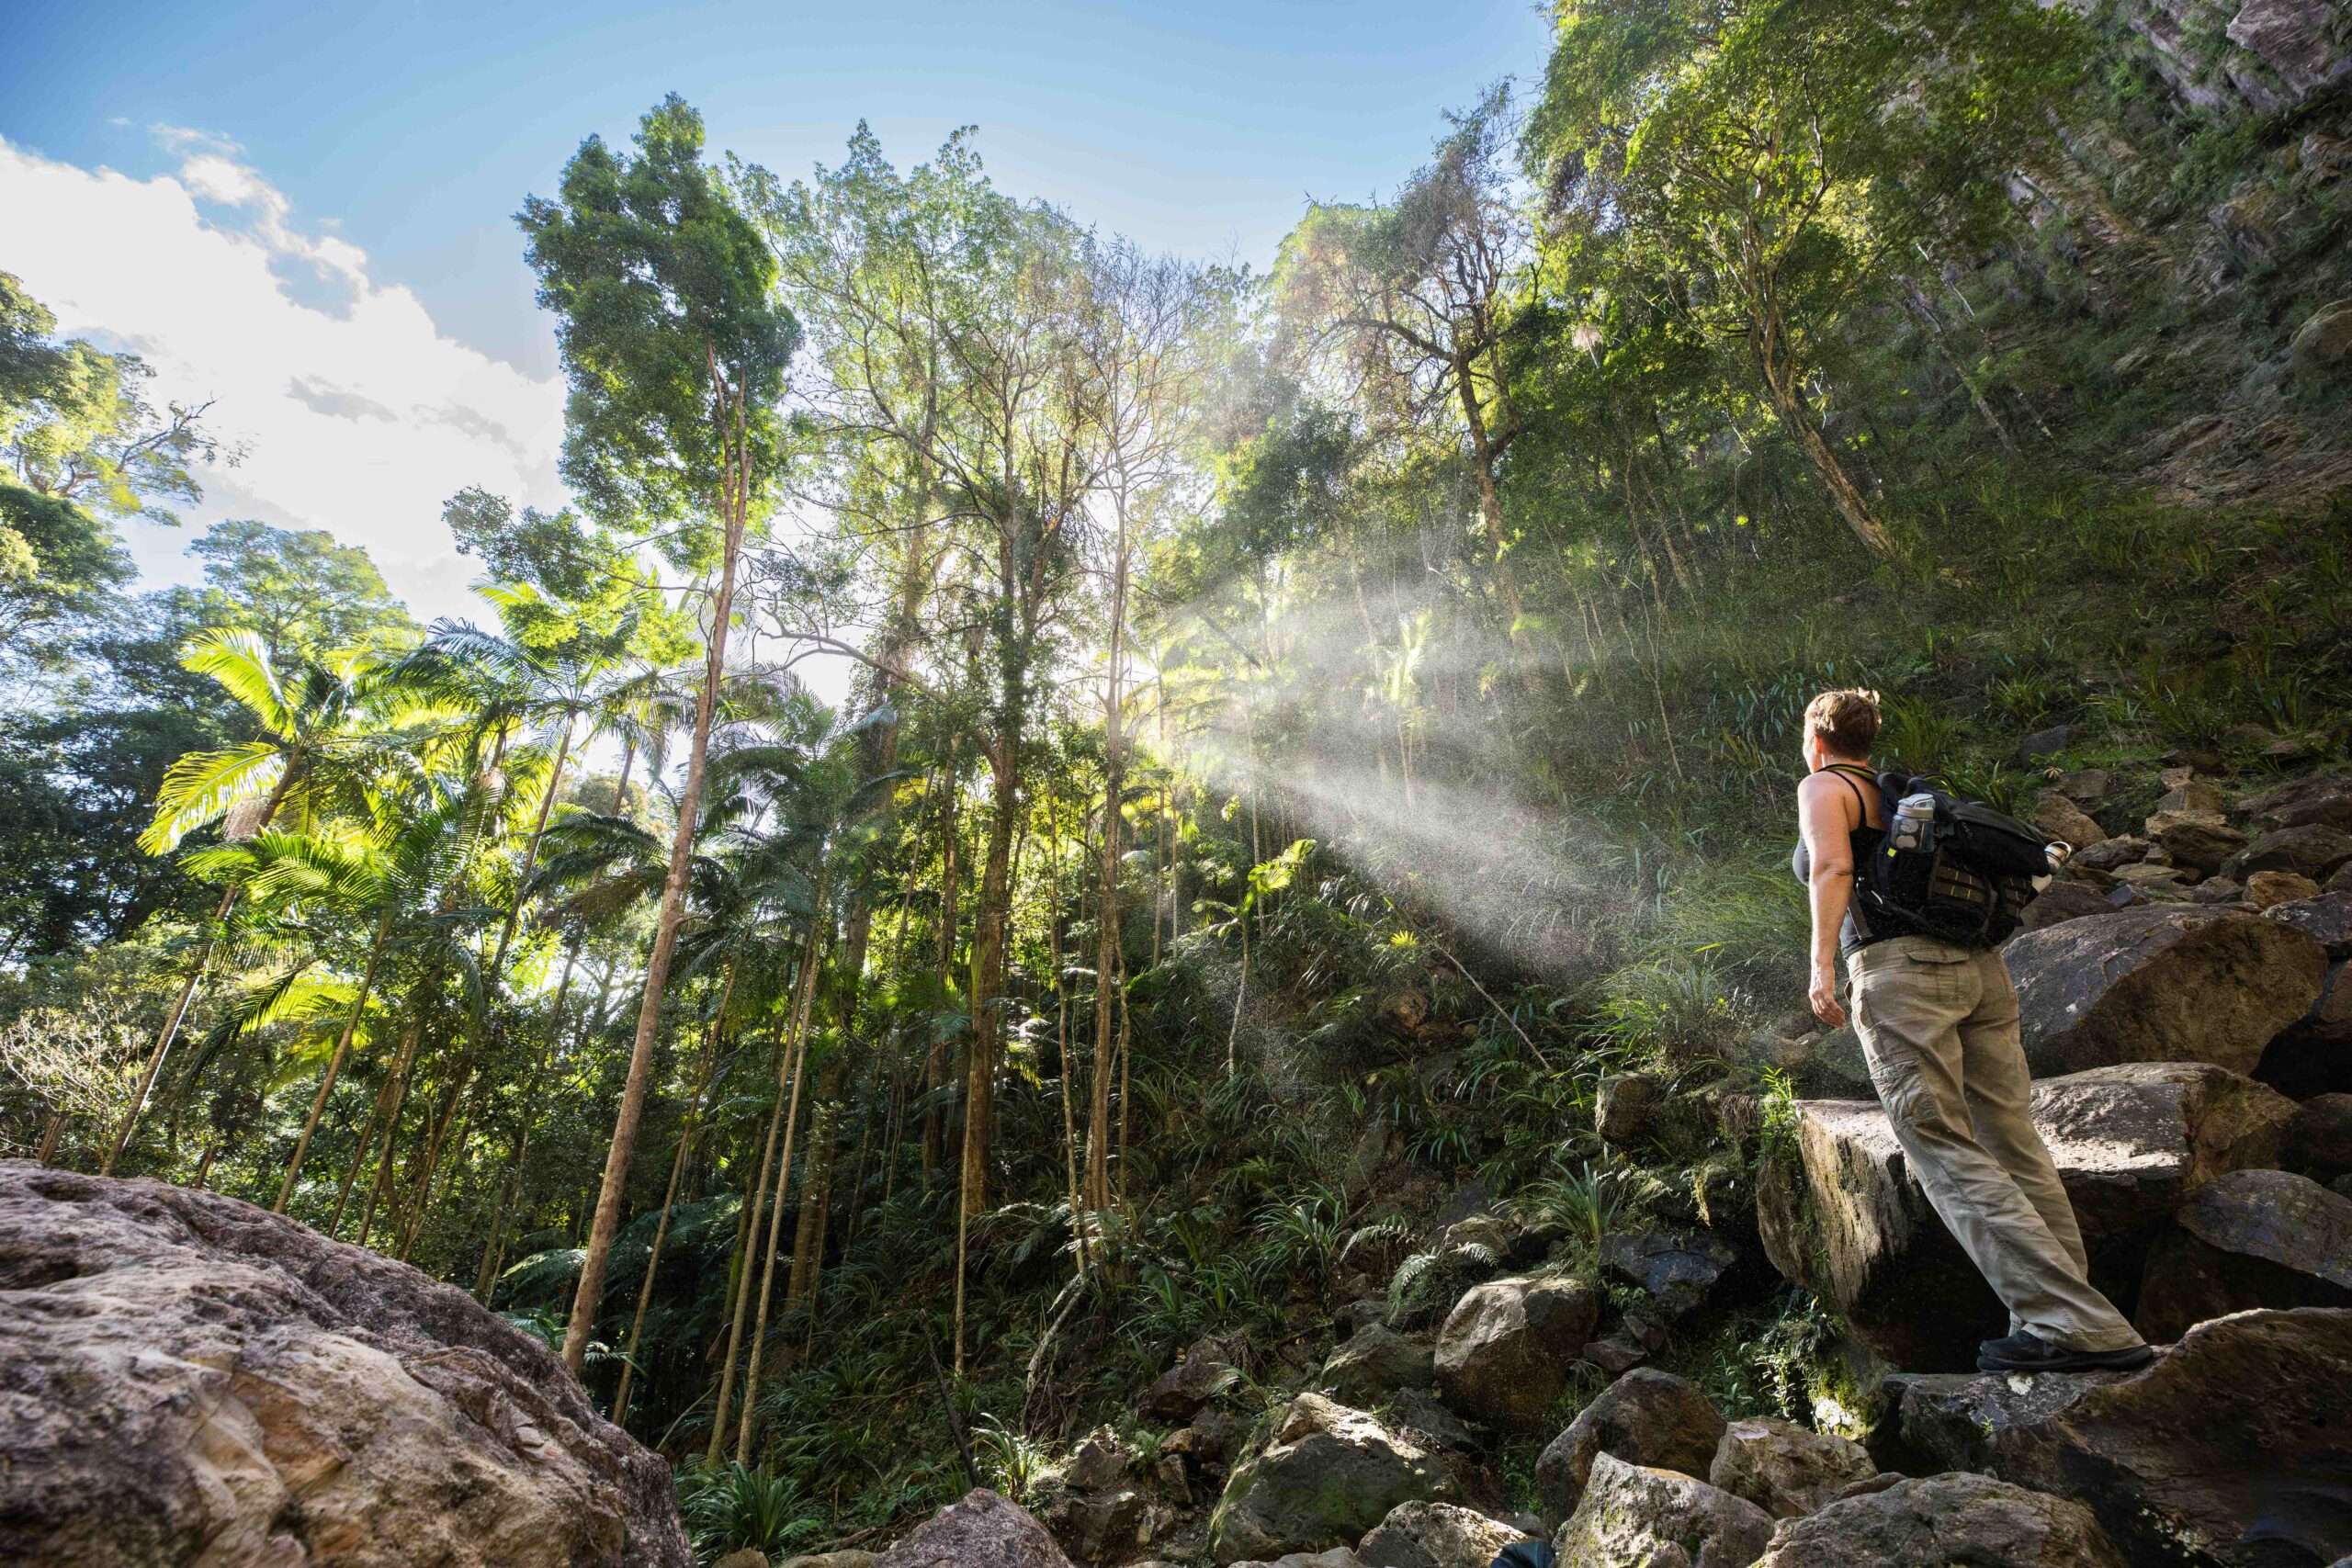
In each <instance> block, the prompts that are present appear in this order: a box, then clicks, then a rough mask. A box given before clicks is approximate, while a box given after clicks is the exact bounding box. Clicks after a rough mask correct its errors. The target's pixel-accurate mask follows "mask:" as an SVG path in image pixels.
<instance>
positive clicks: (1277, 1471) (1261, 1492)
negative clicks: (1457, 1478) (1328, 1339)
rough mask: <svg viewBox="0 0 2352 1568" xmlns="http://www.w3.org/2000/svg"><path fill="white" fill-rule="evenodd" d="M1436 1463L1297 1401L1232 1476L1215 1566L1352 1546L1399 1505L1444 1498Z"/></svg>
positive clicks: (1214, 1529)
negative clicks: (1257, 1450)
mask: <svg viewBox="0 0 2352 1568" xmlns="http://www.w3.org/2000/svg"><path fill="white" fill-rule="evenodd" d="M1452 1490H1453V1482H1452V1480H1451V1478H1450V1477H1449V1476H1448V1475H1447V1474H1446V1472H1445V1467H1444V1465H1443V1464H1442V1463H1441V1462H1440V1461H1439V1460H1438V1457H1437V1456H1436V1455H1435V1454H1433V1453H1431V1452H1430V1450H1427V1449H1424V1448H1422V1447H1421V1446H1420V1445H1419V1443H1417V1442H1415V1441H1414V1440H1413V1439H1412V1438H1410V1437H1408V1436H1407V1435H1406V1434H1404V1433H1400V1432H1396V1431H1392V1430H1390V1429H1389V1428H1388V1427H1384V1426H1382V1425H1381V1424H1380V1423H1379V1422H1378V1421H1376V1420H1374V1418H1373V1417H1372V1416H1367V1415H1365V1414H1364V1413H1363V1411H1361V1410H1351V1409H1349V1408H1348V1407H1347V1406H1346V1405H1343V1404H1333V1403H1332V1402H1331V1401H1330V1400H1328V1399H1326V1398H1324V1397H1323V1396H1322V1395H1320V1394H1316V1393H1302V1394H1300V1395H1299V1396H1298V1397H1297V1398H1296V1399H1294V1400H1292V1401H1291V1402H1290V1404H1288V1405H1286V1406H1284V1407H1283V1410H1282V1412H1281V1413H1280V1414H1279V1415H1278V1416H1276V1417H1275V1419H1274V1426H1273V1431H1272V1436H1271V1438H1269V1440H1268V1442H1267V1444H1266V1446H1265V1448H1264V1449H1263V1450H1261V1451H1260V1452H1258V1453H1257V1454H1255V1455H1254V1456H1252V1457H1251V1458H1250V1459H1248V1460H1245V1461H1242V1463H1240V1464H1239V1465H1238V1466H1236V1467H1235V1469H1234V1472H1233V1474H1232V1476H1231V1478H1230V1479H1228V1480H1227V1483H1226V1486H1225V1495H1224V1496H1223V1497H1222V1498H1220V1499H1219V1500H1218V1502H1217V1506H1216V1514H1215V1515H1214V1517H1212V1518H1211V1520H1210V1524H1209V1543H1210V1546H1211V1547H1212V1549H1213V1550H1214V1551H1216V1554H1217V1559H1218V1561H1220V1562H1238V1561H1239V1560H1241V1559H1243V1558H1265V1559H1272V1558H1276V1557H1280V1556H1282V1555H1283V1554H1284V1553H1285V1552H1293V1551H1324V1550H1327V1549H1328V1548H1330V1547H1334V1546H1352V1545H1353V1544H1354V1543H1355V1542H1356V1541H1357V1540H1361V1539H1363V1534H1364V1532H1365V1531H1367V1530H1369V1529H1372V1528H1373V1526H1374V1525H1376V1524H1378V1523H1380V1521H1381V1520H1383V1519H1385V1518H1386V1517H1388V1515H1389V1513H1390V1512H1391V1511H1392V1510H1393V1509H1395V1508H1396V1507H1397V1505H1398V1504H1400V1503H1416V1502H1430V1501H1436V1500H1439V1499H1442V1498H1445V1497H1447V1496H1448V1495H1450V1494H1451V1493H1452Z"/></svg>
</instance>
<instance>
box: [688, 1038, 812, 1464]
mask: <svg viewBox="0 0 2352 1568" xmlns="http://www.w3.org/2000/svg"><path fill="white" fill-rule="evenodd" d="M791 1077H792V1033H791V1021H790V1020H788V1019H787V1020H786V1029H785V1033H784V1037H783V1038H782V1039H781V1040H779V1041H778V1042H777V1043H776V1059H775V1107H774V1108H773V1109H772V1110H770V1111H769V1112H768V1135H767V1138H766V1139H765V1141H764V1142H763V1143H762V1144H761V1145H760V1165H759V1168H758V1169H757V1170H755V1171H753V1172H752V1182H751V1188H750V1190H749V1191H747V1192H746V1193H745V1194H744V1196H745V1197H747V1198H749V1199H750V1200H751V1201H750V1202H748V1203H746V1204H744V1205H743V1212H744V1213H746V1214H748V1215H749V1216H750V1217H749V1218H748V1219H747V1220H745V1221H744V1222H743V1225H742V1232H741V1235H740V1237H739V1238H738V1239H737V1242H736V1250H737V1261H736V1267H735V1281H734V1290H733V1292H732V1296H733V1300H732V1302H731V1303H730V1305H729V1311H728V1324H727V1357H726V1359H725V1360H724V1361H723V1362H722V1363H721V1364H720V1367H719V1372H718V1404H717V1406H716V1408H715V1410H714V1413H713V1415H712V1416H711V1422H710V1442H709V1445H708V1446H707V1448H706V1449H705V1450H704V1451H703V1461H704V1462H705V1463H706V1464H712V1465H715V1464H717V1463H718V1450H720V1449H721V1448H723V1447H725V1446H726V1442H727V1415H728V1410H729V1406H730V1404H731V1402H732V1400H733V1398H734V1393H735V1362H736V1359H737V1358H738V1357H739V1356H740V1355H741V1352H742V1348H743V1314H744V1312H745V1311H746V1310H747V1309H748V1308H749V1307H750V1305H751V1302H752V1273H753V1272H754V1271H755V1270H756V1269H758V1268H759V1263H760V1216H761V1215H763V1214H764V1213H767V1201H768V1167H769V1163H770V1162H771V1161H772V1160H774V1159H775V1138H776V1132H777V1130H778V1128H779V1127H780V1126H781V1125H782V1123H783V1122H784V1099H785V1092H786V1087H787V1085H788V1082H789V1080H790V1078H791Z"/></svg>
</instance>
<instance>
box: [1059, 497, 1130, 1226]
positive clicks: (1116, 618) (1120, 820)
mask: <svg viewBox="0 0 2352 1568" xmlns="http://www.w3.org/2000/svg"><path fill="white" fill-rule="evenodd" d="M1126 615H1127V525H1126V514H1125V507H1124V506H1123V507H1122V508H1121V509H1120V517H1119V545H1118V556H1117V559H1116V562H1115V563H1114V570H1113V571H1112V574H1111V665H1110V670H1109V671H1108V673H1107V674H1106V675H1105V676H1104V686H1103V866H1102V871H1103V883H1102V888H1101V890H1100V891H1099V892H1098V893H1097V895H1096V898H1095V910H1094V925H1095V941H1094V1073H1093V1077H1092V1078H1091V1081H1090V1082H1089V1084H1088V1086H1087V1088H1088V1094H1087V1118H1086V1206H1087V1207H1088V1208H1089V1209H1091V1210H1093V1211H1094V1212H1095V1213H1103V1212H1104V1211H1105V1210H1108V1209H1109V1208H1110V1207H1111V1053H1112V1048H1113V1041H1112V1034H1113V1029H1112V1012H1113V1010H1114V1007H1115V1005H1116V1003H1117V999H1118V998H1117V995H1116V993H1115V992H1114V988H1113V987H1112V977H1113V976H1114V974H1115V973H1116V972H1117V970H1118V967H1119V855H1120V852H1121V847H1122V846H1121V829H1122V828H1124V826H1125V814H1124V813H1123V812H1122V811H1121V809H1120V800H1121V797H1122V796H1123V795H1125V793H1126V734H1125V717H1126V716H1125V707H1124V702H1123V694H1122V693H1121V691H1120V683H1119V674H1120V671H1119V661H1120V660H1121V659H1122V658H1123V657H1124V656H1125V651H1126V649H1125V643H1124V641H1123V638H1122V634H1123V633H1124V631H1125V621H1126ZM1064 1076H1065V1077H1067V1076H1068V1075H1067V1072H1065V1075H1064ZM1072 1218H1073V1220H1075V1216H1072Z"/></svg>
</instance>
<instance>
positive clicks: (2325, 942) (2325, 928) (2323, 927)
mask: <svg viewBox="0 0 2352 1568" xmlns="http://www.w3.org/2000/svg"><path fill="white" fill-rule="evenodd" d="M2262 913H2263V915H2264V917H2265V918H2266V919H2273V920H2277V921H2278V923H2279V924H2280V925H2286V926H2292V927H2294V928H2295V929H2296V930H2297V931H2301V932H2302V933H2303V934H2304V935H2305V936H2307V937H2309V938H2311V939H2312V941H2313V942H2317V943H2319V944H2320V946H2321V948H2322V949H2324V951H2325V952H2326V953H2327V955H2328V957H2330V958H2352V893H2323V894H2320V895H2319V896H2318V897H2313V898H2295V899H2290V900H2289V901H2287V902H2285V903H2283V904H2272V905H2270V906H2269V907H2268V908H2265V909H2264V910H2263V911H2262Z"/></svg>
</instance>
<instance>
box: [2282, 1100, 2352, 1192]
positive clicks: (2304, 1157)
mask: <svg viewBox="0 0 2352 1568" xmlns="http://www.w3.org/2000/svg"><path fill="white" fill-rule="evenodd" d="M2284 1163H2286V1164H2287V1165H2289V1166H2290V1167H2292V1168H2295V1169H2297V1170H2302V1171H2308V1172H2314V1173H2316V1174H2318V1175H2319V1176H2322V1177H2330V1176H2335V1175H2338V1174H2340V1173H2342V1172H2344V1171H2347V1170H2352V1094H2322V1095H2315V1096H2313V1097H2312V1099H2310V1100H2305V1101H2303V1102H2302V1103H2301V1105H2298V1106H2297V1107H2295V1119H2294V1120H2293V1121H2292V1122H2289V1123H2288V1124H2287V1138H2286V1148H2285V1161H2284Z"/></svg>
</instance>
